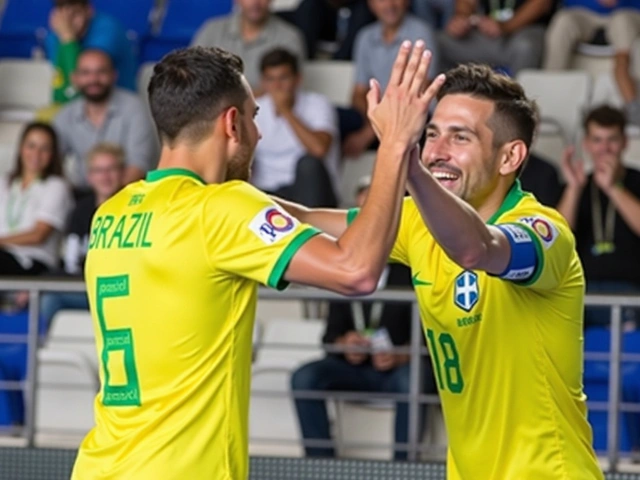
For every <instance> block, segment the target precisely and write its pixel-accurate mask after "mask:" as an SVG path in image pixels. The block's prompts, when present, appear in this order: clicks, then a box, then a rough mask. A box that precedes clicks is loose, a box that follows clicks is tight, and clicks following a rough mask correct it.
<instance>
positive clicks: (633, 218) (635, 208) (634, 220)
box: [609, 186, 640, 236]
mask: <svg viewBox="0 0 640 480" xmlns="http://www.w3.org/2000/svg"><path fill="white" fill-rule="evenodd" d="M609 199H610V201H611V202H613V204H614V205H615V207H616V210H617V211H618V213H619V214H620V216H621V217H622V218H623V220H624V221H625V223H626V224H627V225H628V226H629V228H630V229H631V230H632V231H633V233H635V234H636V235H638V236H640V200H638V199H637V198H636V197H635V196H634V195H633V194H632V193H630V192H629V191H628V190H627V189H625V188H624V187H622V186H615V187H613V188H612V189H611V192H610V193H609Z"/></svg>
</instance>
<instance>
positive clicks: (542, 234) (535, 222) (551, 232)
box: [518, 217, 559, 249]
mask: <svg viewBox="0 0 640 480" xmlns="http://www.w3.org/2000/svg"><path fill="white" fill-rule="evenodd" d="M518 221H519V222H522V223H524V224H525V225H528V226H529V227H531V229H532V230H533V231H534V232H536V234H537V235H538V237H539V238H540V240H541V241H542V245H543V246H544V248H547V249H548V248H549V247H551V245H553V243H554V242H555V241H556V238H558V235H559V234H558V229H557V228H556V227H555V226H554V225H553V223H552V222H551V221H550V220H547V219H546V218H544V217H523V218H521V219H520V220H518Z"/></svg>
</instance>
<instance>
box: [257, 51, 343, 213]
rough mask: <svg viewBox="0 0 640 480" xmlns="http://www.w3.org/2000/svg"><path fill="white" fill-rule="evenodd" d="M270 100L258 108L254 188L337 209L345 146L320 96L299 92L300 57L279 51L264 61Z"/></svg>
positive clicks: (260, 99)
mask: <svg viewBox="0 0 640 480" xmlns="http://www.w3.org/2000/svg"><path fill="white" fill-rule="evenodd" d="M260 70H261V72H262V88H263V90H264V91H265V95H263V96H262V97H258V98H257V99H256V103H257V104H258V105H259V106H260V111H259V113H258V116H257V118H256V123H257V124H258V128H259V129H260V132H261V133H262V140H261V141H260V142H258V145H257V147H256V151H255V159H254V163H253V171H252V178H251V181H252V183H253V184H254V185H255V186H256V187H258V188H259V189H261V190H264V191H267V192H270V193H272V194H274V195H276V196H278V197H282V198H284V199H288V200H292V201H295V202H298V203H301V204H303V205H306V206H308V207H335V206H337V200H336V192H337V186H338V175H339V160H340V158H339V157H340V151H339V149H340V145H339V140H338V121H337V118H336V110H335V108H334V107H333V106H332V105H331V103H330V102H329V100H328V99H327V98H326V97H324V96H323V95H321V94H319V93H314V92H306V91H303V90H301V89H300V82H301V80H302V77H301V74H300V67H299V64H298V59H297V57H296V56H295V55H294V54H293V53H291V52H289V51H288V50H285V49H282V48H277V49H275V50H272V51H271V52H269V53H267V54H266V55H265V56H264V57H263V58H262V60H261V63H260Z"/></svg>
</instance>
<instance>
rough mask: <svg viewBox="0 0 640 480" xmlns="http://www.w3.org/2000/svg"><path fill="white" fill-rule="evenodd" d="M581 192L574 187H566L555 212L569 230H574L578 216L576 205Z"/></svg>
mask: <svg viewBox="0 0 640 480" xmlns="http://www.w3.org/2000/svg"><path fill="white" fill-rule="evenodd" d="M581 194H582V190H581V189H579V188H576V187H571V186H567V187H565V189H564V193H563V194H562V197H561V198H560V202H559V203H558V207H557V210H558V212H560V214H561V215H562V216H563V217H564V219H565V220H566V221H567V223H568V224H569V227H570V228H571V230H575V228H576V224H577V220H578V219H577V216H578V205H579V203H580V195H581Z"/></svg>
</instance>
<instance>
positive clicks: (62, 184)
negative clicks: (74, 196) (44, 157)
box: [42, 175, 70, 193]
mask: <svg viewBox="0 0 640 480" xmlns="http://www.w3.org/2000/svg"><path fill="white" fill-rule="evenodd" d="M42 186H43V187H44V188H45V189H47V190H50V191H56V192H64V193H68V192H70V187H69V184H68V183H67V181H66V180H65V179H64V178H62V177H60V176H58V175H50V176H49V177H47V178H45V179H44V181H43V182H42Z"/></svg>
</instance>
